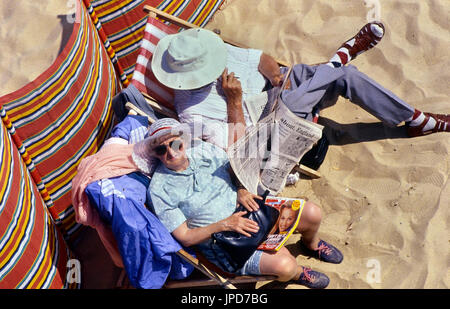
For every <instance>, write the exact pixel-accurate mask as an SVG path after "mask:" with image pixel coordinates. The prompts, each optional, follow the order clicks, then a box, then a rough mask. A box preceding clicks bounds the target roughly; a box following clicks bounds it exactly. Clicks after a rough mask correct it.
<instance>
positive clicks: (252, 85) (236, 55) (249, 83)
mask: <svg viewBox="0 0 450 309" xmlns="http://www.w3.org/2000/svg"><path fill="white" fill-rule="evenodd" d="M226 47H227V51H228V55H227V68H228V73H229V74H230V73H231V72H234V74H235V76H236V77H237V78H238V79H239V81H240V82H241V86H242V92H243V93H242V99H243V102H242V103H243V106H242V108H243V111H244V118H245V123H246V125H247V126H249V125H251V120H250V117H249V115H248V112H247V109H246V107H245V104H244V101H245V100H246V99H247V98H250V97H252V96H254V95H256V94H258V93H260V92H261V91H262V89H263V88H264V86H265V83H266V81H265V79H264V76H263V75H262V74H261V73H259V71H258V66H259V62H260V58H261V55H262V51H261V50H257V49H243V48H238V47H235V46H232V45H229V44H226ZM175 108H176V110H177V113H178V117H179V119H180V121H181V122H185V123H188V124H190V125H191V127H192V129H193V136H195V137H202V138H203V139H204V140H206V141H208V142H210V143H213V144H215V145H217V146H219V147H221V148H223V149H226V148H227V147H228V126H227V120H228V119H227V118H228V117H227V103H226V98H225V95H224V93H223V90H222V87H221V81H220V79H219V80H216V81H214V82H213V83H211V84H209V85H207V86H205V87H202V88H200V89H196V90H175Z"/></svg>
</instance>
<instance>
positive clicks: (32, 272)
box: [0, 108, 80, 289]
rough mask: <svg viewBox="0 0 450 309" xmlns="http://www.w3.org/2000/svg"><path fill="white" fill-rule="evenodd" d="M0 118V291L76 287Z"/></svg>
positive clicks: (65, 256) (62, 244) (59, 239)
mask: <svg viewBox="0 0 450 309" xmlns="http://www.w3.org/2000/svg"><path fill="white" fill-rule="evenodd" d="M0 115H1V118H2V120H3V121H0V162H1V167H0V289H2V288H69V287H77V286H78V284H79V283H80V282H78V284H77V281H75V280H74V282H73V283H69V282H68V281H67V280H66V278H68V276H67V275H66V272H67V264H68V261H69V258H70V253H69V251H68V250H67V246H66V244H65V242H64V240H63V237H62V235H61V234H60V232H59V231H58V230H57V229H56V226H55V225H54V224H53V223H52V219H51V216H50V215H49V213H48V211H47V207H46V205H45V203H44V201H43V199H42V198H41V196H40V193H39V192H38V190H37V187H36V185H35V184H34V182H33V179H32V177H31V175H30V173H29V172H28V169H27V166H26V164H25V162H24V161H23V155H22V156H21V154H20V153H19V151H18V150H17V147H16V144H15V142H14V140H13V139H12V137H11V136H12V135H14V134H15V133H14V128H13V127H12V126H11V123H10V122H9V125H8V126H6V123H8V119H7V116H6V111H5V110H4V109H3V108H0ZM69 278H70V277H69ZM69 281H72V280H71V279H69Z"/></svg>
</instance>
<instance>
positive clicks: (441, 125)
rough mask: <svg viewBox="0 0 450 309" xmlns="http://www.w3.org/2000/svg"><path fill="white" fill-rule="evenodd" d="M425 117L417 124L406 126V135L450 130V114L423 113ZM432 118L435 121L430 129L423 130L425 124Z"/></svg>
mask: <svg viewBox="0 0 450 309" xmlns="http://www.w3.org/2000/svg"><path fill="white" fill-rule="evenodd" d="M424 114H425V119H424V121H423V122H422V124H420V125H418V126H408V136H409V137H417V136H423V135H427V134H430V133H436V132H450V115H442V114H433V113H424ZM430 118H433V119H434V120H435V122H436V124H435V125H434V128H433V129H431V130H423V129H424V127H425V126H426V124H427V123H428V122H429V121H430Z"/></svg>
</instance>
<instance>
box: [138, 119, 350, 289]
mask: <svg viewBox="0 0 450 309" xmlns="http://www.w3.org/2000/svg"><path fill="white" fill-rule="evenodd" d="M185 131H186V129H183V127H182V126H180V123H178V122H177V121H176V120H174V119H171V118H165V119H159V120H157V121H156V122H155V123H154V124H152V125H151V126H150V129H149V137H148V138H147V139H145V140H144V141H142V142H140V143H138V144H136V145H135V147H134V151H133V158H134V159H135V160H136V161H139V162H141V163H140V164H143V163H144V162H152V158H157V159H159V161H160V162H159V164H158V165H157V167H156V170H155V172H154V174H153V177H152V179H151V182H150V186H149V189H148V195H149V199H150V200H151V204H152V207H153V208H154V211H155V213H156V215H157V216H158V218H159V219H160V220H161V222H162V223H163V225H164V226H165V227H166V228H167V229H168V230H169V232H171V233H172V235H173V236H174V238H176V239H177V240H178V241H179V242H180V243H181V244H183V245H184V246H187V247H189V246H192V245H196V246H197V248H198V249H199V250H200V251H201V252H202V253H203V255H204V256H205V257H206V258H207V259H208V260H210V261H211V262H212V263H214V264H216V265H217V266H219V267H221V268H222V269H223V270H225V271H228V272H234V273H239V274H248V275H259V274H270V275H276V276H278V279H279V280H280V281H293V282H295V283H298V284H302V285H305V286H308V287H310V288H325V287H326V286H327V285H328V283H329V279H328V277H327V276H326V275H325V274H322V273H320V272H317V271H313V270H311V269H309V268H306V267H303V266H299V265H297V262H296V259H295V258H294V257H293V256H292V255H291V254H290V253H289V251H288V250H287V249H286V248H282V249H281V250H280V251H278V252H276V253H270V252H265V251H260V250H256V251H255V252H254V253H253V255H251V256H250V258H249V259H248V261H247V262H246V263H245V264H244V266H243V267H242V268H240V269H235V268H234V267H233V265H232V263H231V262H230V261H229V260H228V259H227V257H226V256H225V255H224V254H223V251H221V249H220V248H219V247H217V246H216V245H215V244H214V242H213V241H212V240H211V235H212V234H213V233H216V232H221V231H235V232H238V233H241V234H243V235H246V236H250V234H251V233H254V232H257V231H258V229H259V227H258V225H257V223H256V222H254V221H252V220H250V219H246V218H244V217H243V215H244V214H245V213H246V212H245V211H243V212H235V210H236V207H237V204H238V203H239V204H242V205H243V206H244V207H245V208H246V209H247V211H253V210H256V209H257V207H258V204H257V203H256V202H255V201H254V200H253V199H254V198H258V197H257V196H254V195H253V194H250V193H249V192H248V191H246V190H245V189H239V190H237V188H236V186H235V185H234V184H233V181H232V176H233V175H232V172H231V169H230V166H229V162H228V160H227V156H226V153H225V151H224V150H223V149H221V148H219V147H217V146H215V145H213V144H210V143H207V142H203V141H201V140H194V141H193V143H192V146H191V143H190V139H189V138H187V137H186V136H187V134H184V132H185ZM179 132H182V133H183V134H182V135H181V136H180V133H179ZM140 164H138V166H139V165H140ZM144 169H145V168H144ZM320 222H321V213H320V209H319V207H318V206H316V205H315V204H313V203H311V202H306V203H305V206H304V209H303V212H302V215H301V219H300V224H299V226H298V231H299V232H300V233H302V241H301V243H302V245H303V246H304V247H305V248H306V249H307V252H309V253H310V254H311V255H313V256H315V257H317V258H319V259H320V260H323V261H326V262H330V263H340V262H341V261H342V258H343V257H342V254H341V253H340V251H339V250H338V249H336V248H335V247H334V246H332V245H330V244H328V243H326V242H325V241H323V240H321V239H319V238H318V235H317V231H318V229H319V226H320Z"/></svg>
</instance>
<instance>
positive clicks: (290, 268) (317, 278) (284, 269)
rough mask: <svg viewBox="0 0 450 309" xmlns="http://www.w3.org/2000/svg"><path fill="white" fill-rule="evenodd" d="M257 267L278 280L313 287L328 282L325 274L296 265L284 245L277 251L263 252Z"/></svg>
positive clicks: (324, 286) (321, 286) (326, 284)
mask: <svg viewBox="0 0 450 309" xmlns="http://www.w3.org/2000/svg"><path fill="white" fill-rule="evenodd" d="M259 268H260V272H261V274H265V275H275V276H277V277H278V279H277V280H278V281H281V282H288V281H293V282H294V283H297V284H301V285H304V286H307V287H309V288H314V289H323V288H326V287H327V286H328V284H329V282H330V279H329V278H328V277H327V276H326V275H325V274H323V273H320V272H317V271H314V270H312V269H310V268H307V267H303V266H300V265H298V264H297V261H296V259H295V258H294V257H293V256H292V255H291V253H290V252H289V251H288V250H287V249H286V248H285V247H283V248H281V249H280V250H279V251H278V252H273V253H271V252H263V253H262V255H261V259H260V264H259Z"/></svg>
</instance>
